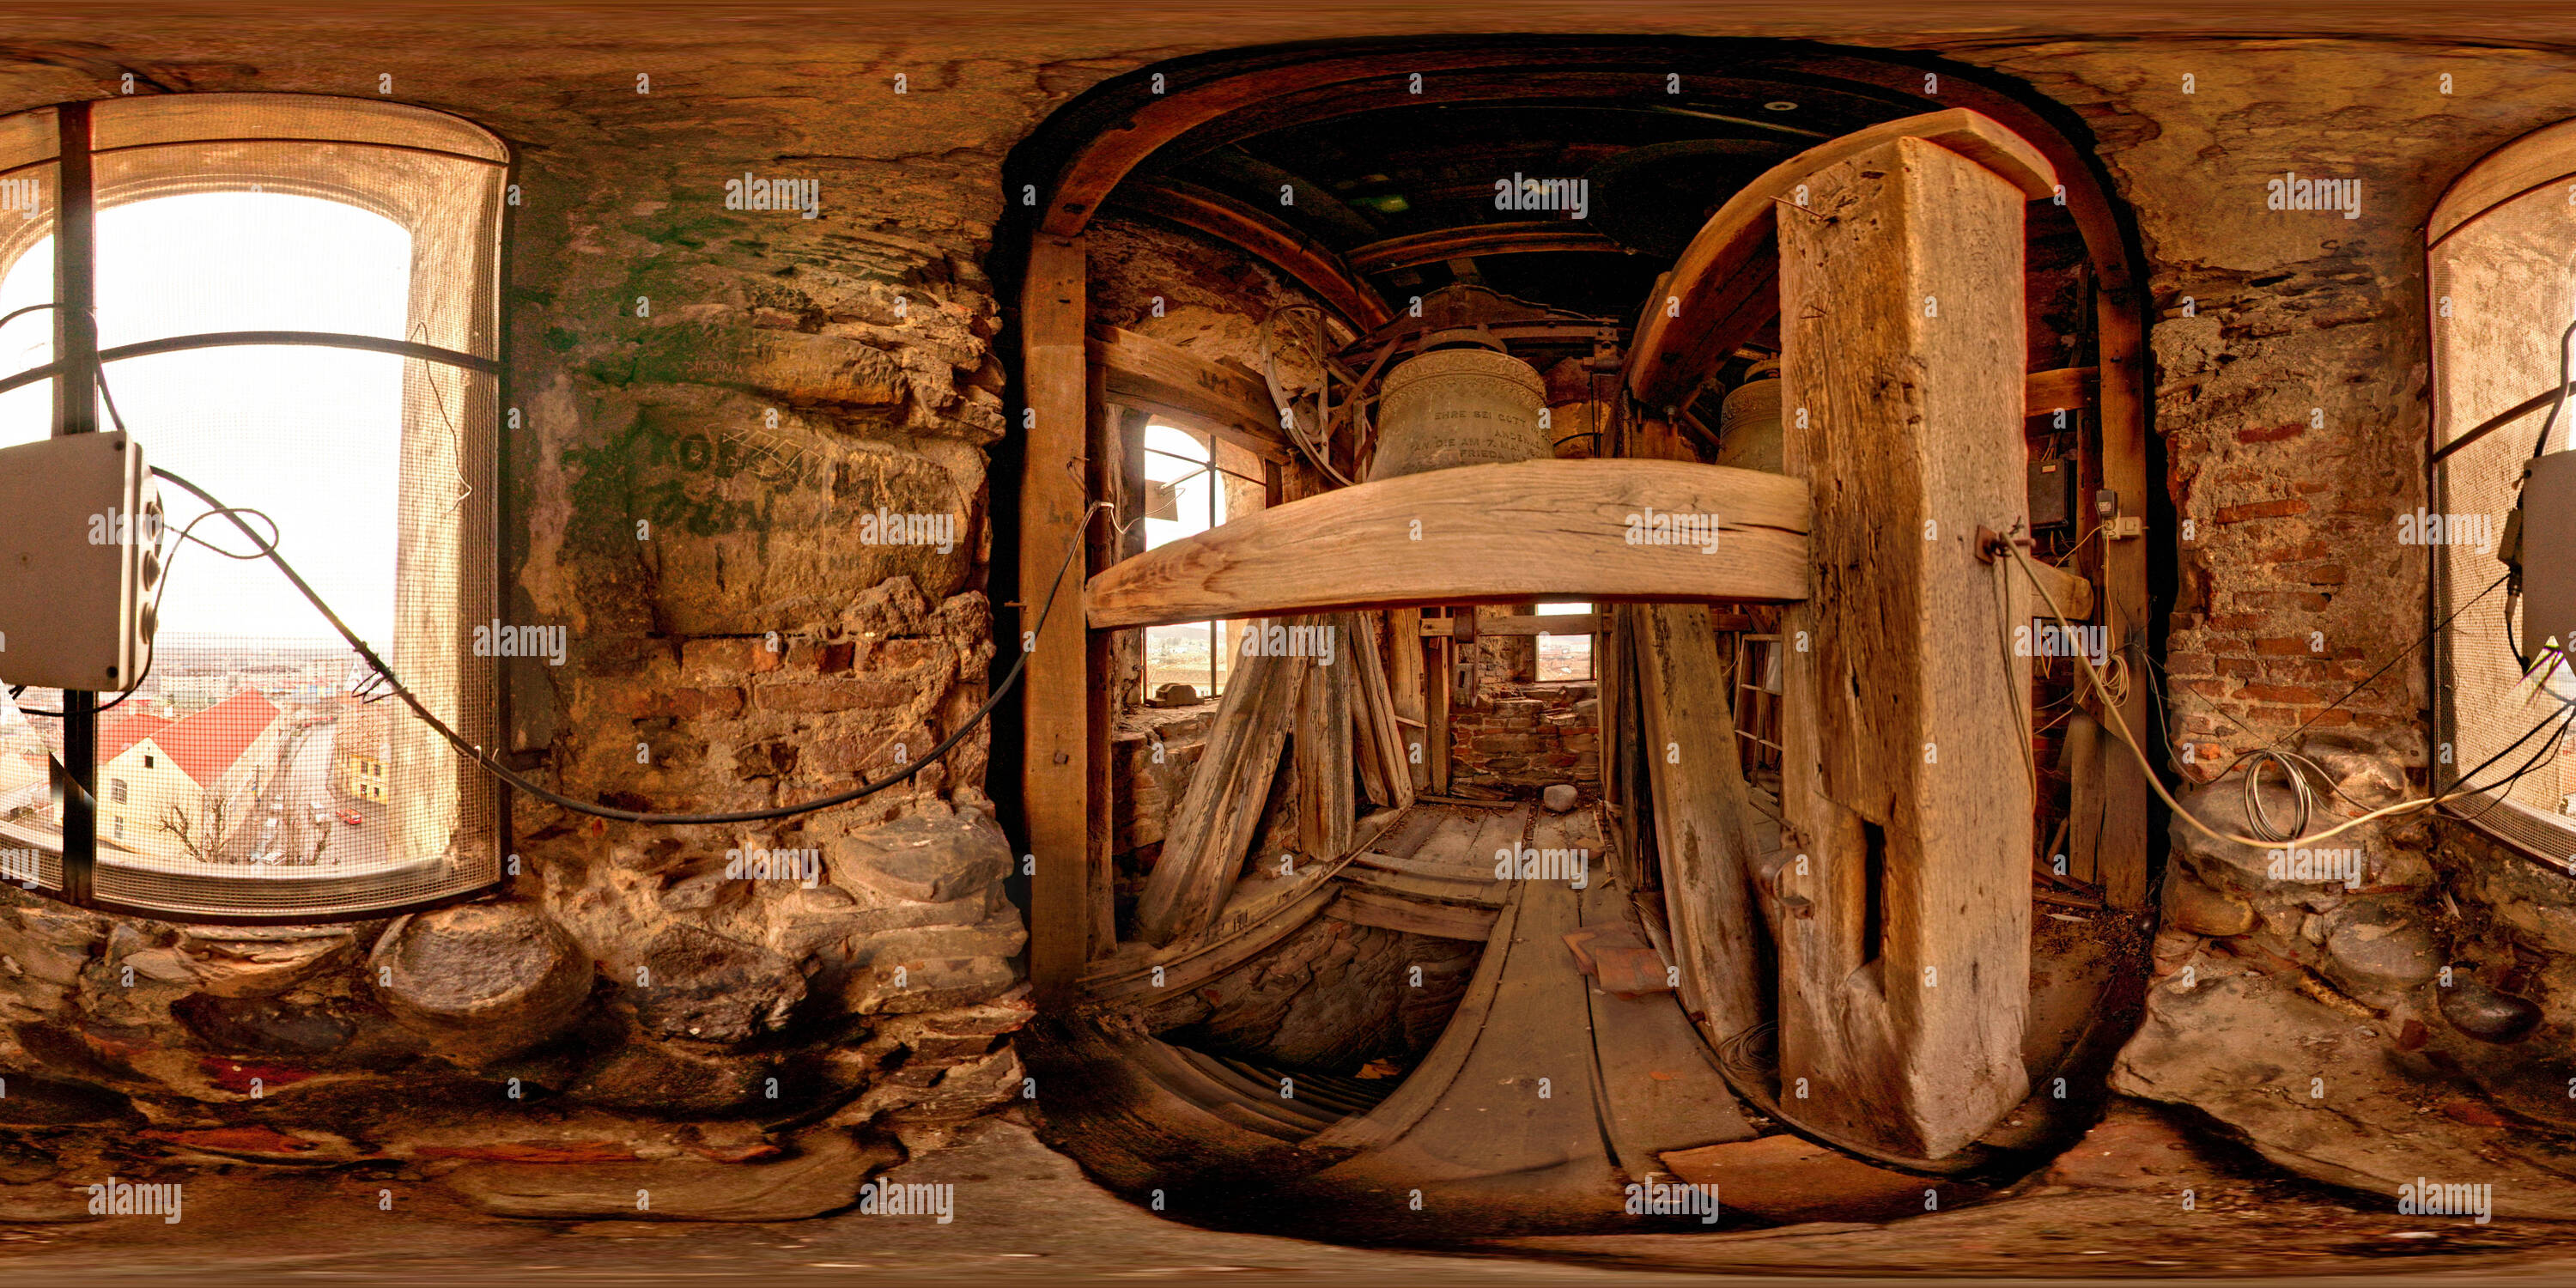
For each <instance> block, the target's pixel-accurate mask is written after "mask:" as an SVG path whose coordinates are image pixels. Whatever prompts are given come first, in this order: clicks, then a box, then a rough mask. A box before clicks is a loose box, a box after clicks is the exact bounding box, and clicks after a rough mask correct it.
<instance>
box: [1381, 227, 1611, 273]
mask: <svg viewBox="0 0 2576 1288" xmlns="http://www.w3.org/2000/svg"><path fill="white" fill-rule="evenodd" d="M1545 251H1592V252H1601V253H1607V254H1613V255H1624V254H1627V253H1628V248H1627V247H1625V246H1622V245H1620V244H1619V243H1617V242H1615V241H1612V240H1610V239H1609V238H1607V237H1604V236H1602V235H1601V234H1599V233H1595V232H1586V231H1584V230H1583V229H1580V228H1575V227H1571V226H1569V225H1568V224H1567V222H1566V221H1565V220H1562V219H1519V220H1513V221H1511V222H1509V223H1499V224H1469V225H1467V226H1466V227H1463V228H1440V229H1434V230H1433V231H1431V232H1427V233H1411V234H1408V235H1406V236H1403V237H1389V238H1387V239H1386V240H1384V241H1376V242H1370V243H1369V244H1368V245H1366V246H1357V247H1353V248H1352V249H1351V251H1350V252H1349V253H1348V254H1346V255H1344V256H1343V257H1342V258H1343V259H1344V260H1345V261H1347V262H1348V263H1349V264H1350V266H1351V271H1353V272H1355V273H1390V272H1393V271H1395V270H1396V269H1399V268H1414V267H1418V266H1420V265H1423V264H1436V263H1439V262H1440V261H1442V260H1445V259H1448V258H1451V257H1452V256H1459V255H1525V254H1533V253H1538V252H1545Z"/></svg>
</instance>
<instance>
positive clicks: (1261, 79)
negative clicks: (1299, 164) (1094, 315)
mask: <svg viewBox="0 0 2576 1288" xmlns="http://www.w3.org/2000/svg"><path fill="white" fill-rule="evenodd" d="M1532 61H1535V60H1534V59H1533V57H1532V55H1531V54H1530V53H1529V52H1528V51H1525V50H1515V49H1504V48H1487V49H1458V50H1438V51H1433V50H1426V51H1421V52H1418V53H1409V54H1407V55H1406V56H1405V59H1404V67H1403V68H1402V70H1401V71H1397V70H1394V69H1391V68H1390V67H1389V66H1388V64H1387V58H1386V56H1385V55H1384V54H1355V55H1350V56H1347V57H1339V58H1335V57H1324V58H1316V57H1300V58H1297V59H1296V60H1295V61H1292V62H1286V63H1282V64H1280V65H1278V66H1275V67H1265V68H1262V69H1259V70H1257V71H1253V72H1248V73H1245V74H1242V75H1235V76H1226V77H1223V78H1221V79H1218V80H1215V81H1211V82H1209V83H1208V84H1205V85H1198V86H1193V87H1190V88H1187V89H1184V90H1181V91H1180V92H1178V93H1173V94H1166V95H1161V96H1157V97H1155V98H1153V99H1150V100H1148V101H1147V102H1146V103H1145V104H1144V105H1143V106H1141V107H1139V108H1137V109H1136V111H1135V112H1134V113H1132V114H1130V115H1129V116H1128V117H1127V119H1126V120H1124V121H1122V122H1119V123H1118V126H1119V128H1116V129H1109V130H1105V131H1103V132H1102V133H1101V134H1100V135H1099V137H1097V138H1095V139H1093V140H1092V142H1091V145H1090V146H1089V147H1087V148H1084V149H1083V150H1082V152H1081V154H1080V155H1078V156H1076V157H1074V158H1073V159H1072V160H1071V161H1070V162H1068V163H1067V164H1066V166H1065V168H1064V169H1063V170H1062V171H1061V172H1060V173H1058V174H1057V176H1056V180H1055V186H1054V188H1053V190H1052V191H1050V192H1049V193H1048V194H1047V202H1048V205H1047V214H1046V219H1045V221H1044V224H1043V231H1044V232H1046V233H1049V234H1053V235H1055V236H1058V237H1070V236H1073V235H1074V234H1076V233H1079V232H1081V231H1082V229H1083V227H1084V226H1085V225H1086V224H1088V223H1089V222H1090V220H1091V216H1092V215H1093V214H1094V213H1096V212H1097V211H1098V210H1099V208H1100V204H1101V203H1102V202H1103V201H1105V200H1107V199H1108V197H1109V194H1110V192H1111V190H1113V189H1115V188H1117V187H1118V185H1119V183H1120V182H1121V181H1122V180H1124V179H1126V177H1127V176H1128V175H1129V174H1131V173H1133V172H1134V171H1135V169H1136V167H1137V166H1139V165H1141V164H1143V162H1144V160H1145V159H1146V158H1147V157H1150V156H1152V155H1153V154H1154V153H1155V152H1156V151H1157V150H1158V149H1160V148H1162V147H1163V146H1164V145H1165V144H1167V143H1171V142H1173V141H1174V140H1177V139H1179V138H1180V137H1181V136H1182V135H1184V134H1187V133H1189V132H1190V131H1192V130H1194V129H1197V128H1198V127H1199V126H1201V125H1205V124H1207V123H1208V122H1210V121H1213V120H1216V119H1217V118H1219V117H1221V116H1224V115H1225V114H1227V113H1229V112H1233V111H1236V110H1238V109H1241V108H1245V107H1251V106H1254V105H1256V104H1259V103H1263V102H1267V101H1269V100H1271V99H1275V98H1277V97H1279V96H1280V95H1283V94H1291V93H1296V92H1299V91H1303V90H1311V89H1320V88H1323V87H1325V86H1328V85H1339V84H1342V83H1344V82H1346V81H1362V80H1371V79H1378V80H1390V81H1392V82H1393V83H1394V84H1395V85H1397V86H1401V85H1402V84H1403V80H1404V75H1405V74H1406V73H1411V72H1422V73H1426V74H1427V73H1431V72H1436V71H1448V70H1454V69H1460V68H1473V67H1513V66H1519V65H1522V64H1526V63H1529V62H1532ZM1415 101H1417V102H1418V101H1419V100H1418V99H1417V100H1415ZM1402 102H1403V100H1401V99H1395V98H1392V97H1391V98H1390V101H1389V103H1388V106H1390V107H1393V106H1400V105H1402Z"/></svg>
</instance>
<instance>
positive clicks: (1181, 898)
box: [1136, 623, 1340, 944]
mask: <svg viewBox="0 0 2576 1288" xmlns="http://www.w3.org/2000/svg"><path fill="white" fill-rule="evenodd" d="M1258 625H1259V624H1258V623H1255V626H1256V627H1257V626H1258ZM1244 634H1245V638H1246V639H1249V638H1251V631H1250V630H1247V631H1245V633H1244ZM1310 669H1315V668H1310V667H1308V666H1307V664H1306V659H1304V658H1302V657H1285V656H1279V655H1276V654H1271V653H1255V652H1252V651H1250V650H1248V649H1247V650H1244V651H1241V652H1238V653H1236V654H1235V659H1234V672H1233V674H1232V675H1230V676H1228V677H1227V679H1226V686H1225V696H1224V697H1222V698H1220V699H1218V700H1217V710H1216V720H1215V721H1214V723H1212V724H1211V725H1209V727H1208V732H1207V743H1206V747H1205V749H1204V750H1202V751H1201V752H1200V753H1199V763H1198V764H1197V766H1196V767H1195V768H1193V769H1192V770H1191V772H1190V785H1189V789H1188V791H1186V792H1185V793H1183V794H1182V796H1181V803H1180V805H1179V806H1178V807H1176V808H1175V809H1173V811H1172V819H1171V822H1170V823H1169V824H1168V825H1166V826H1165V827H1164V829H1163V852H1162V856H1161V857H1160V858H1159V859H1157V860H1155V863H1154V870H1153V871H1152V872H1150V873H1148V874H1147V875H1146V877H1145V890H1144V893H1143V894H1142V895H1141V896H1139V897H1138V898H1137V900H1136V929H1137V933H1138V934H1140V935H1142V936H1143V937H1144V939H1145V941H1146V942H1147V943H1152V944H1170V943H1173V942H1175V941H1178V940H1185V939H1188V938H1190V937H1191V936H1193V935H1196V934H1198V933H1199V932H1200V931H1202V930H1205V929H1207V927H1208V925H1209V924H1210V923H1211V922H1213V921H1214V920H1215V919H1216V915H1217V912H1218V910H1220V909H1222V908H1224V907H1225V905H1226V900H1227V899H1228V898H1229V897H1230V896H1231V895H1232V894H1233V893H1234V883H1235V879H1236V877H1237V876H1238V875H1239V874H1240V873H1241V871H1242V869H1243V852H1244V847H1246V846H1248V845H1250V844H1251V843H1252V834H1253V831H1254V830H1255V829H1256V828H1257V827H1258V826H1259V825H1260V822H1261V813H1262V809H1263V808H1264V807H1265V806H1266V805H1268V803H1269V798H1270V790H1269V789H1270V779H1271V776H1272V775H1273V774H1274V773H1276V772H1277V770H1278V768H1279V754H1280V752H1281V751H1282V750H1283V749H1284V748H1285V746H1286V743H1287V740H1288V731H1289V727H1290V724H1291V721H1292V720H1293V719H1294V718H1295V717H1296V715H1297V706H1298V701H1299V698H1300V695H1301V694H1302V692H1303V690H1304V687H1305V683H1306V679H1307V672H1308V671H1309V670H1310ZM1316 857H1317V858H1322V859H1330V858H1338V857H1340V856H1338V855H1318V856H1316Z"/></svg>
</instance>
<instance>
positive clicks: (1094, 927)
mask: <svg viewBox="0 0 2576 1288" xmlns="http://www.w3.org/2000/svg"><path fill="white" fill-rule="evenodd" d="M1086 271H1087V270H1086ZM1088 285H1089V283H1088V282H1087V281H1086V282H1085V286H1086V287H1087V286H1088ZM1087 311H1088V310H1087V309H1086V312H1087ZM1082 384H1083V399H1082V401H1083V417H1082V424H1083V435H1082V443H1083V452H1082V461H1083V469H1082V478H1083V491H1084V494H1085V497H1086V508H1087V506H1088V501H1087V498H1089V497H1098V498H1100V499H1101V500H1104V501H1107V502H1109V504H1110V508H1109V510H1108V511H1107V512H1105V513H1103V514H1101V515H1099V516H1097V517H1096V518H1093V519H1091V520H1089V521H1087V522H1085V523H1084V524H1083V527H1082V532H1083V546H1084V552H1083V558H1082V563H1083V565H1084V566H1083V567H1082V568H1080V569H1078V570H1077V571H1079V572H1080V573H1081V574H1082V575H1083V576H1084V577H1085V578H1088V577H1089V576H1090V575H1091V574H1092V573H1095V572H1098V571H1100V570H1102V569H1104V568H1107V567H1108V566H1109V565H1111V564H1114V563H1116V562H1118V525H1117V524H1116V523H1114V522H1112V520H1115V519H1116V518H1117V517H1118V516H1119V515H1120V514H1122V513H1124V512H1125V510H1126V506H1125V504H1124V502H1125V500H1126V497H1125V492H1126V478H1125V470H1124V464H1125V461H1124V458H1125V455H1126V453H1125V452H1124V451H1123V450H1122V449H1121V446H1120V444H1119V442H1118V420H1119V417H1118V413H1119V409H1118V408H1117V407H1114V406H1111V405H1110V402H1109V368H1107V367H1105V366H1102V365H1100V364H1098V363H1094V362H1092V361H1091V360H1090V347H1089V346H1088V345H1085V346H1084V349H1083V381H1082ZM1140 526H1141V525H1140ZM1072 578H1073V574H1072V573H1067V574H1065V579H1066V580H1068V581H1070V580H1072ZM1079 589H1080V588H1079V587H1077V588H1076V593H1073V594H1071V595H1070V598H1071V599H1072V601H1073V602H1072V604H1071V605H1070V606H1069V608H1068V611H1070V612H1072V613H1074V614H1075V615H1076V616H1075V617H1074V621H1073V623H1072V624H1073V625H1074V626H1075V627H1076V628H1077V629H1080V628H1081V625H1082V618H1081V616H1080V614H1081V612H1082V596H1081V595H1080V594H1079V593H1078V592H1079ZM1066 598H1068V596H1067V594H1066V593H1065V592H1061V591H1059V592H1058V593H1057V596H1056V602H1058V603H1063V602H1064V601H1065V599H1066ZM1082 653H1083V661H1082V675H1083V685H1082V697H1083V721H1082V730H1083V758H1082V759H1083V766H1084V773H1083V793H1082V801H1083V847H1082V870H1083V891H1082V903H1083V909H1084V917H1085V923H1084V927H1083V960H1085V961H1089V960H1091V959H1092V958H1095V957H1106V956H1108V955H1109V954H1110V953H1111V952H1113V951H1115V950H1116V949H1117V947H1118V905H1117V899H1116V893H1115V881H1114V877H1115V875H1116V874H1115V872H1114V871H1113V862H1114V861H1113V860H1112V858H1111V856H1110V853H1109V841H1110V834H1111V832H1112V830H1113V828H1114V826H1115V822H1114V820H1113V819H1112V817H1111V810H1110V806H1111V804H1112V803H1113V798H1112V796H1111V794H1110V787H1109V768H1110V759H1109V734H1110V732H1111V731H1112V730H1113V729H1115V728H1116V727H1117V724H1118V697H1119V695H1118V691H1117V690H1116V688H1114V687H1113V686H1112V681H1113V680H1114V679H1115V678H1116V677H1117V674H1118V639H1117V636H1115V635H1114V634H1112V633H1111V632H1108V631H1094V630H1083V631H1082Z"/></svg>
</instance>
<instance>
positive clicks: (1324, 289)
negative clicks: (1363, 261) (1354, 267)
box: [1119, 179, 1395, 332]
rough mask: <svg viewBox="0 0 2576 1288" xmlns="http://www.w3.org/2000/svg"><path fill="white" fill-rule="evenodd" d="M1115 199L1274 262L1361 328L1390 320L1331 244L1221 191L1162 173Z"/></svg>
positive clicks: (1383, 305) (1389, 313) (1381, 303)
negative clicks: (1161, 177) (1158, 179)
mask: <svg viewBox="0 0 2576 1288" xmlns="http://www.w3.org/2000/svg"><path fill="white" fill-rule="evenodd" d="M1119 204H1120V205H1122V206H1125V207H1127V208H1129V209H1133V210H1136V211H1139V212H1142V213H1144V214H1148V215H1152V216H1154V217H1155V218H1157V219H1164V220H1169V221H1170V222H1172V223H1176V224H1179V225H1180V226H1182V227H1184V228H1188V229H1192V230H1195V231H1198V232H1202V233H1206V234H1207V235H1208V236H1210V237H1214V238H1216V239H1218V240H1219V241H1223V242H1228V243H1231V244H1233V245H1235V246H1237V247H1240V248H1242V249H1243V250H1245V251H1247V252H1249V253H1251V254H1252V255H1254V256H1257V257H1259V258H1260V259H1262V260H1264V261H1267V262H1268V263H1270V264H1271V265H1273V266H1275V267H1277V268H1278V269H1279V270H1280V271H1281V272H1284V273H1286V274H1288V275H1289V276H1290V277H1292V278H1295V279H1296V280H1297V282H1298V283H1299V284H1300V285H1302V286H1304V287H1305V288H1306V289H1307V290H1309V291H1312V292H1314V293H1315V296H1316V298H1318V299H1320V300H1322V301H1323V302H1324V306H1325V307H1326V308H1329V309H1331V310H1333V311H1334V312H1336V313H1339V314H1341V316H1342V320H1343V321H1344V322H1347V323H1349V324H1350V325H1351V326H1353V327H1354V328H1356V329H1358V330H1359V331H1362V332H1368V331H1374V330H1376V329H1378V328H1379V327H1382V326H1384V325H1386V324H1387V323H1389V322H1392V321H1394V320H1395V311H1394V310H1392V309H1390V308H1388V307H1387V304H1386V301H1385V300H1383V299H1380V298H1379V297H1378V294H1377V292H1376V291H1375V290H1373V289H1371V288H1370V287H1369V285H1368V283H1366V282H1363V281H1361V280H1360V279H1359V277H1358V276H1357V275H1355V274H1353V273H1352V272H1351V270H1350V266H1349V265H1346V264H1344V263H1343V262H1342V257H1341V256H1340V255H1338V254H1336V253H1334V251H1333V249H1332V248H1331V247H1329V246H1326V245H1324V244H1323V243H1322V242H1319V241H1316V240H1315V239H1314V238H1311V237H1308V236H1307V235H1305V234H1304V233H1301V232H1298V231H1297V230H1296V229H1294V228H1291V227H1289V226H1288V225H1286V224H1284V223H1281V222H1279V221H1278V220H1277V219H1274V218H1272V217H1270V216H1269V215H1266V214H1263V213H1262V212H1260V211H1258V210H1255V209H1253V208H1252V207H1250V206H1247V205H1245V204H1243V203H1242V202H1239V201H1236V200H1235V199H1234V198H1232V197H1229V196H1226V195H1225V194H1224V193H1221V192H1217V191H1214V190H1212V189H1208V188H1202V187H1200V186H1198V185H1197V184H1193V183H1183V182H1181V181H1180V180H1177V179H1166V180H1163V181H1161V182H1159V183H1155V184H1152V185H1149V186H1146V187H1142V188H1136V189H1131V190H1129V191H1126V192H1123V193H1121V194H1120V195H1119Z"/></svg>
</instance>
